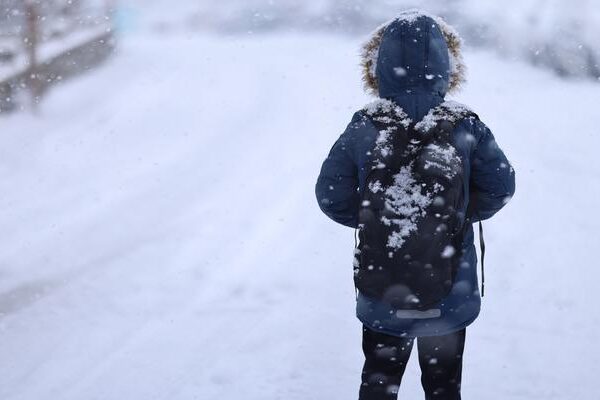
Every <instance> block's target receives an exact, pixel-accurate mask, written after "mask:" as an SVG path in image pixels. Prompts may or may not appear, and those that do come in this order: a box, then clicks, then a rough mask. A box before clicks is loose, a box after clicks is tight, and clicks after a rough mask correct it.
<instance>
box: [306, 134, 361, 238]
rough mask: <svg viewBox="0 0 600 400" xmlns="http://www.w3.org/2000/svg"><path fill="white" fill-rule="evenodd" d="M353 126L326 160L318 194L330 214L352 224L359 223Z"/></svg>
mask: <svg viewBox="0 0 600 400" xmlns="http://www.w3.org/2000/svg"><path fill="white" fill-rule="evenodd" d="M353 144H354V143H353V141H352V139H351V128H349V129H347V130H346V132H344V133H343V134H342V135H341V136H340V138H339V139H338V140H337V141H336V142H335V144H334V145H333V147H332V148H331V151H330V152H329V156H328V157H327V158H326V159H325V161H324V162H323V166H322V167H321V173H320V174H319V178H318V179H317V184H316V187H315V194H316V196H317V201H318V202H319V207H320V208H321V210H322V211H323V212H324V213H325V215H327V216H328V217H329V218H331V219H332V220H334V221H335V222H337V223H340V224H342V225H346V226H349V227H352V228H356V227H357V226H358V209H359V202H360V196H359V193H358V167H357V165H356V163H355V161H354V159H353V157H352V154H353V153H352V151H353Z"/></svg>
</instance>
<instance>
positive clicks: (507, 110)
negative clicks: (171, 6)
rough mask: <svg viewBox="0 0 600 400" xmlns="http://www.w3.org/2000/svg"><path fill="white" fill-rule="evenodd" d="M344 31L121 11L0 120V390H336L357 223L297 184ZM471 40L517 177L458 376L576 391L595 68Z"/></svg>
mask: <svg viewBox="0 0 600 400" xmlns="http://www.w3.org/2000/svg"><path fill="white" fill-rule="evenodd" d="M357 47H358V43H356V42H354V41H351V40H349V39H343V38H335V37H328V36H308V37H307V36H306V35H304V36H302V37H301V36H290V35H283V36H279V37H267V36H264V37H261V36H254V37H250V38H243V39H240V38H238V39H234V38H230V39H222V38H216V37H199V36H189V35H187V36H186V35H183V34H181V35H173V36H167V37H162V38H161V37H145V38H142V37H141V36H139V37H138V36H135V35H133V36H130V37H128V38H126V39H125V40H124V42H123V43H122V44H121V46H120V54H119V55H117V56H116V57H115V58H113V59H112V60H111V61H110V62H109V63H108V64H107V65H105V66H104V67H102V68H101V69H100V70H98V71H97V72H96V73H94V74H90V75H88V76H85V77H83V78H81V79H79V80H75V81H72V82H67V83H64V84H63V86H62V87H59V88H57V89H55V90H54V91H53V92H51V94H50V96H49V97H47V98H46V99H45V101H44V103H43V106H42V109H41V115H40V116H39V117H32V116H30V115H28V114H26V113H20V114H19V115H13V116H10V117H8V118H4V119H2V120H0V192H1V193H2V195H1V196H0V226H2V230H0V243H1V245H0V398H1V399H7V400H8V399H10V400H26V399H27V400H39V399H55V400H67V399H73V400H81V399H102V400H109V399H111V400H112V399H114V400H117V399H118V400H120V399H144V400H146V399H178V400H185V399H202V400H205V399H206V400H212V399H240V398H243V399H246V400H255V399H256V400H265V399H290V400H301V399H302V400H307V399H340V400H342V399H353V398H356V393H357V389H358V385H359V375H360V368H361V362H362V355H361V350H360V325H359V323H358V321H357V320H356V319H355V318H354V291H353V286H352V267H351V259H352V248H353V231H352V230H350V229H347V228H344V227H341V226H336V225H334V223H333V222H330V221H329V220H327V219H326V217H325V216H323V215H322V214H321V213H320V211H319V210H318V207H317V204H316V201H315V200H314V195H313V185H314V182H315V179H316V176H317V174H318V170H319V168H320V164H321V162H322V160H323V159H324V157H325V156H326V154H327V152H328V150H329V147H330V146H331V144H332V143H333V141H334V140H335V139H336V138H337V136H338V135H339V134H340V133H341V132H342V131H343V129H344V128H345V126H346V124H347V123H348V122H349V120H350V117H351V115H352V113H353V111H354V110H355V109H356V108H358V107H360V106H361V105H363V104H364V103H365V102H366V101H368V99H367V97H366V96H365V95H363V94H362V91H361V87H360V72H359V69H358V65H357V64H358V59H357ZM467 61H468V63H469V64H470V83H469V85H468V87H467V88H466V90H465V91H464V93H463V94H462V95H461V96H460V97H459V98H458V99H459V100H461V101H464V102H467V103H468V104H470V105H472V106H473V107H474V108H476V110H477V111H478V113H479V115H480V116H481V118H482V119H483V120H484V121H486V122H487V123H488V125H489V126H490V127H491V128H492V129H493V130H494V132H495V134H496V138H497V140H498V142H499V143H500V144H501V146H502V147H503V148H504V150H505V151H506V153H507V154H508V156H509V158H510V159H511V161H512V162H513V165H514V167H515V169H516V171H517V179H518V182H517V195H516V196H515V198H514V199H513V201H512V202H511V203H510V204H509V205H508V206H507V208H506V209H505V210H503V211H502V212H501V213H500V214H499V215H498V216H497V218H495V219H494V220H492V221H490V222H489V223H487V224H486V233H487V236H486V239H487V244H488V253H487V254H488V256H487V266H488V268H487V275H486V278H487V286H486V288H487V291H486V292H487V296H486V297H485V298H484V303H483V310H482V314H481V316H480V318H479V320H478V321H477V322H476V323H475V324H474V325H473V326H472V327H471V328H470V329H469V330H468V333H467V349H466V353H465V366H464V390H463V392H464V398H466V399H488V400H496V399H497V400H501V399H502V400H504V399H527V400H529V399H533V398H543V399H579V400H592V399H596V398H597V387H596V386H597V385H596V382H595V379H596V375H597V373H598V371H599V370H598V365H597V360H598V358H599V357H600V350H599V349H600V346H598V343H597V339H596V338H597V330H598V329H599V328H600V312H599V311H598V306H597V299H596V296H597V292H598V291H597V286H598V279H600V272H598V270H597V266H596V264H597V259H598V251H599V249H598V244H599V243H600V241H599V239H600V235H599V233H598V226H599V224H600V217H599V216H598V215H599V214H598V211H597V204H598V198H599V197H600V193H599V192H600V159H599V157H598V148H599V146H600V137H599V135H598V133H599V132H598V124H597V121H596V117H597V116H598V111H597V110H598V104H599V103H600V88H599V87H598V86H596V85H593V84H590V83H589V82H587V81H581V82H579V81H570V82H568V81H561V80H559V79H557V78H556V77H554V76H553V75H552V74H551V73H549V72H544V71H540V70H538V69H534V68H532V67H529V66H526V65H524V64H517V63H513V62H506V61H503V60H501V59H499V58H497V57H496V56H494V55H492V54H490V53H469V54H467ZM420 393H421V389H420V383H419V376H418V366H417V362H416V358H415V357H413V359H412V360H411V363H410V365H409V369H408V371H407V373H406V377H405V379H404V382H403V386H402V388H401V391H400V396H401V398H420V397H421V396H422V395H421V394H420Z"/></svg>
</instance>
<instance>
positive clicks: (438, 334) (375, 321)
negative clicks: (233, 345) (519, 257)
mask: <svg viewBox="0 0 600 400" xmlns="http://www.w3.org/2000/svg"><path fill="white" fill-rule="evenodd" d="M460 48H461V40H460V38H459V36H458V34H457V33H456V31H455V30H454V29H453V28H452V27H450V26H449V25H447V24H446V23H445V22H444V21H443V20H441V19H440V18H438V17H434V16H430V15H428V14H426V13H423V12H419V11H408V12H404V13H402V14H401V15H399V16H398V17H397V18H395V19H393V20H391V21H389V22H388V23H386V24H384V25H383V26H381V27H380V28H379V29H377V30H376V31H375V33H374V34H373V35H372V37H371V38H370V39H369V40H368V41H367V42H366V43H365V45H364V46H363V52H362V66H363V70H364V77H363V79H364V83H365V86H366V88H367V90H368V91H369V92H371V93H372V94H374V95H375V96H377V97H378V99H377V100H376V101H375V102H374V103H372V104H369V105H368V106H366V107H365V108H363V109H362V110H360V111H358V112H357V113H356V114H355V115H354V117H353V118H352V121H351V122H350V124H349V125H348V127H347V129H346V130H345V132H344V133H343V134H342V135H341V136H340V137H339V139H338V140H337V141H336V142H335V144H334V145H333V147H332V149H331V151H330V153H329V156H328V157H327V159H326V160H325V162H324V163H323V166H322V169H321V173H320V175H319V178H318V181H317V184H316V196H317V200H318V203H319V206H320V208H321V209H322V211H323V212H324V213H325V214H326V215H327V216H328V217H330V218H331V219H333V220H334V221H336V222H338V223H340V224H343V225H346V226H348V227H351V228H355V229H357V230H358V236H359V238H360V243H359V244H358V246H357V249H356V250H355V254H356V256H355V283H356V286H357V308H356V313H357V317H358V318H359V320H360V321H361V322H362V324H363V342H362V347H363V351H364V356H365V363H364V367H363V371H362V383H361V386H360V394H359V398H360V400H371V399H390V400H391V399H395V398H396V397H397V393H398V388H399V386H400V381H401V379H402V375H403V373H404V370H405V367H406V364H407V362H408V358H409V355H410V352H411V350H412V347H413V345H414V343H415V342H416V344H417V348H418V353H419V364H420V367H421V371H422V379H421V381H422V385H423V389H424V391H425V394H426V398H427V399H460V385H461V373H462V356H463V350H464V345H465V333H466V327H467V326H468V325H469V324H471V323H472V322H473V321H474V320H475V319H476V318H477V315H478V314H479V309H480V303H481V299H480V292H479V287H478V278H477V269H476V266H477V258H476V252H475V246H474V234H473V228H472V224H473V223H475V222H480V221H482V220H485V219H488V218H490V217H492V216H493V215H494V214H495V213H496V212H498V211H499V210H500V209H501V208H502V207H503V206H504V205H505V204H506V203H507V202H508V200H509V199H510V198H511V197H512V196H513V194H514V190H515V174H514V171H513V169H512V167H511V165H510V163H509V162H508V160H507V159H506V156H505V155H504V153H503V152H502V150H501V149H500V147H499V146H498V144H497V143H496V141H495V139H494V136H493V135H492V132H491V131H490V129H489V128H488V127H487V126H486V125H485V124H484V123H483V122H481V121H480V120H479V117H478V116H477V115H476V114H475V113H473V112H472V111H471V110H470V109H469V108H468V107H466V106H464V105H462V104H459V103H456V102H451V101H446V100H445V97H446V94H447V93H451V92H454V91H456V90H457V89H458V88H459V87H460V85H461V84H462V83H463V81H464V73H465V67H464V65H463V63H462V57H461V54H460V50H461V49H460Z"/></svg>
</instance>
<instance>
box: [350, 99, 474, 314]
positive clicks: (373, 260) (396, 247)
mask: <svg viewBox="0 0 600 400" xmlns="http://www.w3.org/2000/svg"><path fill="white" fill-rule="evenodd" d="M364 115H365V117H366V118H368V119H370V120H371V122H372V123H373V124H374V126H375V127H376V128H377V130H378V131H379V136H378V138H377V140H376V142H375V147H374V149H373V151H372V152H371V159H372V164H371V165H370V171H369V172H368V174H367V177H366V180H365V185H364V187H363V190H362V191H361V204H360V209H359V218H358V219H359V228H358V236H359V240H360V242H359V245H358V246H357V249H356V251H355V261H354V283H355V286H356V288H357V289H358V290H359V291H360V292H361V293H362V294H364V295H366V296H368V297H371V298H375V299H378V300H382V301H385V302H387V303H389V304H391V305H392V306H393V307H394V308H396V309H399V310H426V309H429V308H430V307H431V306H433V305H435V304H436V303H438V302H440V301H441V300H442V299H443V298H444V297H446V296H447V295H448V293H449V292H450V290H451V288H452V284H453V282H454V278H455V276H456V272H457V270H458V267H459V265H458V264H459V262H460V257H461V255H462V242H463V236H464V230H465V228H466V226H467V223H466V217H465V213H464V210H463V209H464V205H465V196H464V187H465V171H464V166H463V161H462V159H461V157H460V155H459V153H458V151H457V149H456V148H455V146H454V144H453V132H454V130H455V127H456V125H457V124H458V123H459V122H460V121H462V120H464V119H465V118H477V115H476V114H474V113H473V112H471V111H470V110H468V109H467V108H466V107H464V106H462V105H460V104H458V103H454V102H445V103H442V105H440V106H439V107H436V108H434V109H432V110H431V111H430V112H429V114H428V115H427V116H426V117H425V118H424V119H423V120H422V121H420V122H418V123H416V124H415V123H413V122H412V121H411V120H410V119H409V118H408V116H407V115H406V114H405V113H404V111H403V110H402V109H401V108H400V107H399V106H397V105H396V104H395V103H393V102H391V101H388V100H379V101H378V102H376V103H374V104H372V105H370V106H367V107H366V108H365V109H364Z"/></svg>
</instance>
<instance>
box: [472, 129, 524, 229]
mask: <svg viewBox="0 0 600 400" xmlns="http://www.w3.org/2000/svg"><path fill="white" fill-rule="evenodd" d="M475 130H476V131H477V132H476V133H477V135H476V136H475V137H476V138H479V140H478V143H477V146H476V147H475V150H474V152H473V155H472V158H471V180H470V193H469V212H468V214H470V216H471V219H472V221H474V222H475V221H481V220H485V219H488V218H490V217H492V216H493V215H494V214H496V213H497V212H498V211H500V209H501V208H502V207H504V205H506V204H507V203H508V202H509V200H510V199H511V198H512V196H513V195H514V193H515V172H514V169H513V167H512V166H511V165H510V163H509V162H508V159H507V158H506V156H505V155H504V153H503V152H502V150H501V149H500V147H499V146H498V144H497V143H496V140H495V139H494V135H493V134H492V132H491V131H490V129H489V128H488V127H487V126H485V124H483V123H482V122H479V121H477V123H476V125H475Z"/></svg>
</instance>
